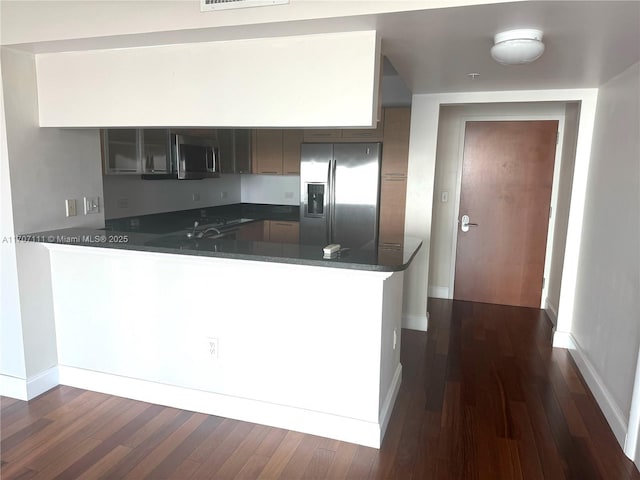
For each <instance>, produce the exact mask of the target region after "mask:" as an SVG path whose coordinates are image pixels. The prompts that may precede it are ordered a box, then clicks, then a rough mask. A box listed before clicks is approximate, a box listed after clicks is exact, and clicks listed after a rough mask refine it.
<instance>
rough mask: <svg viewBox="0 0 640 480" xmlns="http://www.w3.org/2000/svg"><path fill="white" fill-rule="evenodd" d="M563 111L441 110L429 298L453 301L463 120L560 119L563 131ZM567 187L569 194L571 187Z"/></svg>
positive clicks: (523, 106)
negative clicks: (445, 194) (443, 194)
mask: <svg viewBox="0 0 640 480" xmlns="http://www.w3.org/2000/svg"><path fill="white" fill-rule="evenodd" d="M564 110H565V106H564V104H562V103H547V102H540V103H511V104H509V103H496V104H479V105H450V106H444V107H442V110H441V111H440V122H439V124H438V145H437V153H436V167H435V178H434V192H433V217H432V226H431V252H430V258H429V295H430V296H433V297H439V298H453V289H452V286H453V275H454V271H453V268H454V265H455V251H454V249H453V247H454V236H455V235H456V234H457V225H458V223H457V218H458V203H457V201H458V199H459V195H460V179H461V174H462V172H461V171H460V170H461V159H462V155H463V151H462V150H463V145H464V129H465V123H464V122H465V121H466V120H492V119H496V120H509V119H512V120H526V119H536V120H538V119H544V118H552V119H559V127H558V128H559V129H560V131H562V129H563V123H564V122H563V118H564ZM572 162H573V160H572ZM555 186H556V185H554V187H555ZM568 187H569V193H570V192H571V186H570V184H569V186H568ZM442 192H447V194H448V201H447V202H442V201H441V195H442ZM555 193H556V192H554V195H553V198H554V199H555V197H556V195H555ZM552 205H553V203H552ZM554 210H555V206H554ZM554 218H555V216H554ZM554 218H552V219H551V220H550V228H551V229H553V221H554ZM556 305H557V304H556Z"/></svg>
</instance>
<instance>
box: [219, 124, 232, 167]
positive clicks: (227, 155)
mask: <svg viewBox="0 0 640 480" xmlns="http://www.w3.org/2000/svg"><path fill="white" fill-rule="evenodd" d="M217 136H218V155H219V156H220V172H221V173H235V171H236V160H235V159H236V151H235V140H234V134H233V129H232V128H219V129H218V132H217Z"/></svg>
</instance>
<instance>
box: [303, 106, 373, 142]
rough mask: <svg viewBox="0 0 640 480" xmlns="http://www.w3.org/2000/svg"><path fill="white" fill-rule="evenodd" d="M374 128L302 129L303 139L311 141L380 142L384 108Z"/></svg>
mask: <svg viewBox="0 0 640 480" xmlns="http://www.w3.org/2000/svg"><path fill="white" fill-rule="evenodd" d="M380 117H381V118H380V120H379V121H378V123H377V126H376V128H343V129H328V128H325V129H322V128H319V129H310V130H305V131H304V141H305V142H311V143H333V142H382V141H383V132H384V127H385V124H384V120H383V118H384V110H383V111H382V113H381V114H380Z"/></svg>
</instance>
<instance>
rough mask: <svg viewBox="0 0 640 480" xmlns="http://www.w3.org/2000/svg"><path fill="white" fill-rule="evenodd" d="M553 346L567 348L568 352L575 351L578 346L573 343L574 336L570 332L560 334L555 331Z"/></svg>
mask: <svg viewBox="0 0 640 480" xmlns="http://www.w3.org/2000/svg"><path fill="white" fill-rule="evenodd" d="M552 345H553V346H554V347H555V348H566V349H568V350H575V349H576V344H575V343H573V335H571V334H570V333H569V332H559V331H557V330H555V329H554V330H553V342H552Z"/></svg>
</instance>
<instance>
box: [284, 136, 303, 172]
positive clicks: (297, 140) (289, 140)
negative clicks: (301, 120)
mask: <svg viewBox="0 0 640 480" xmlns="http://www.w3.org/2000/svg"><path fill="white" fill-rule="evenodd" d="M302 138H303V133H302V130H284V131H283V132H282V170H283V172H282V173H284V174H285V175H300V144H301V143H302Z"/></svg>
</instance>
